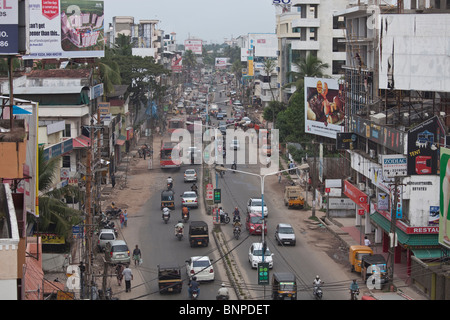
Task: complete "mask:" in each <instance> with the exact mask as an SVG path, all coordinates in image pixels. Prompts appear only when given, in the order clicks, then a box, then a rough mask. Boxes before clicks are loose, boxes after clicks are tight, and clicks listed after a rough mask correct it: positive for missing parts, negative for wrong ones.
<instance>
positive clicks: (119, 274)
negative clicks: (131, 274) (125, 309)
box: [116, 263, 124, 286]
mask: <svg viewBox="0 0 450 320" xmlns="http://www.w3.org/2000/svg"><path fill="white" fill-rule="evenodd" d="M123 270H124V267H123V264H121V263H119V264H118V265H117V266H116V273H117V284H118V285H119V286H120V285H122V279H123V273H122V272H123Z"/></svg>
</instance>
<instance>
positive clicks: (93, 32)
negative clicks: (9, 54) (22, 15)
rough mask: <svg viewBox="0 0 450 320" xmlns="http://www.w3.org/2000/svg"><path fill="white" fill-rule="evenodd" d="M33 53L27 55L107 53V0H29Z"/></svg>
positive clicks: (89, 55) (30, 56) (77, 55)
mask: <svg viewBox="0 0 450 320" xmlns="http://www.w3.org/2000/svg"><path fill="white" fill-rule="evenodd" d="M29 17H30V25H29V29H30V32H29V38H30V54H29V55H26V56H24V57H23V59H51V58H92V57H93V58H98V57H103V56H104V48H105V39H104V23H103V22H104V21H103V19H104V4H103V0H29Z"/></svg>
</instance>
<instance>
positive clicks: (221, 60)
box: [214, 58, 228, 69]
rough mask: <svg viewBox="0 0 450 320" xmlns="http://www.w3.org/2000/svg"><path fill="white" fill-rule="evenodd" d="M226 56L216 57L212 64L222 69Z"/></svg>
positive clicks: (225, 65)
mask: <svg viewBox="0 0 450 320" xmlns="http://www.w3.org/2000/svg"><path fill="white" fill-rule="evenodd" d="M227 64H228V58H216V61H215V64H214V66H215V67H216V68H219V69H224V68H226V67H227Z"/></svg>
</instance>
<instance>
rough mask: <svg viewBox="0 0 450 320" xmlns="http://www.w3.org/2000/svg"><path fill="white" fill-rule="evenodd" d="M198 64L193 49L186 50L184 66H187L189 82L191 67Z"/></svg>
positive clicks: (188, 79)
mask: <svg viewBox="0 0 450 320" xmlns="http://www.w3.org/2000/svg"><path fill="white" fill-rule="evenodd" d="M196 65H197V58H196V57H195V53H194V52H193V51H192V50H186V52H185V53H184V57H183V66H186V68H187V82H188V83H190V82H191V69H192V68H193V67H195V66H196Z"/></svg>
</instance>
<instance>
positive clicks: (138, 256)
mask: <svg viewBox="0 0 450 320" xmlns="http://www.w3.org/2000/svg"><path fill="white" fill-rule="evenodd" d="M133 260H134V265H135V266H136V265H138V264H139V263H140V260H141V249H139V248H138V245H136V248H134V250H133Z"/></svg>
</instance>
